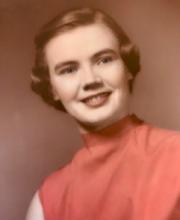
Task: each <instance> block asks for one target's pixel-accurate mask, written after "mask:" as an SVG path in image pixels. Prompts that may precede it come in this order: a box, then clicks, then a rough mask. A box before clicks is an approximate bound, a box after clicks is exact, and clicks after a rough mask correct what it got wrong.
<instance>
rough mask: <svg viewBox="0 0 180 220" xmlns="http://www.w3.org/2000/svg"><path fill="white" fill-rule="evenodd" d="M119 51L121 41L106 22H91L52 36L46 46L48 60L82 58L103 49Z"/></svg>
mask: <svg viewBox="0 0 180 220" xmlns="http://www.w3.org/2000/svg"><path fill="white" fill-rule="evenodd" d="M107 48H109V49H113V50H115V51H117V52H118V51H119V43H118V40H117V38H116V37H115V35H114V33H113V32H112V31H111V29H110V28H108V27H107V26H105V25H104V24H99V23H95V24H91V25H87V26H81V27H77V28H75V29H73V30H70V31H67V32H65V33H60V34H59V35H57V36H55V37H54V38H52V39H51V40H50V41H49V42H48V43H47V45H46V47H45V54H46V59H47V61H50V62H56V61H59V60H62V61H66V60H67V59H81V58H85V57H86V56H91V55H93V54H94V53H96V52H98V51H101V50H103V49H107Z"/></svg>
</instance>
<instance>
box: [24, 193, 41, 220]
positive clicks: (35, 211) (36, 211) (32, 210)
mask: <svg viewBox="0 0 180 220" xmlns="http://www.w3.org/2000/svg"><path fill="white" fill-rule="evenodd" d="M37 219H38V220H45V219H44V215H43V209H42V205H41V202H40V199H39V195H38V193H37V192H36V194H35V195H34V197H33V199H32V201H31V203H30V206H29V209H28V212H27V216H26V220H37Z"/></svg>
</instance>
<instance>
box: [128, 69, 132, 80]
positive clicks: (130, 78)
mask: <svg viewBox="0 0 180 220" xmlns="http://www.w3.org/2000/svg"><path fill="white" fill-rule="evenodd" d="M127 79H128V81H129V80H132V79H133V75H132V73H130V72H129V71H128V72H127Z"/></svg>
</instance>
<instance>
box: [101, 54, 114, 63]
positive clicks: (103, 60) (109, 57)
mask: <svg viewBox="0 0 180 220" xmlns="http://www.w3.org/2000/svg"><path fill="white" fill-rule="evenodd" d="M113 60H114V58H113V57H112V56H106V57H102V58H100V59H99V60H98V65H101V64H107V63H109V62H112V61H113Z"/></svg>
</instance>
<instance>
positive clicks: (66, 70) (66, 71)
mask: <svg viewBox="0 0 180 220" xmlns="http://www.w3.org/2000/svg"><path fill="white" fill-rule="evenodd" d="M75 71H77V67H75V66H69V67H66V68H64V69H62V70H60V71H59V74H60V75H61V74H62V75H63V74H71V73H73V72H75Z"/></svg>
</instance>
